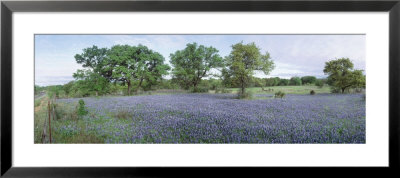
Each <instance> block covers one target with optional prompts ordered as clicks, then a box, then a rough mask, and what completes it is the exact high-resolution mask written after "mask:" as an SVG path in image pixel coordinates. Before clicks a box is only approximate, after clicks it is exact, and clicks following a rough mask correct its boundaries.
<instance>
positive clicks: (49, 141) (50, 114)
mask: <svg viewBox="0 0 400 178" xmlns="http://www.w3.org/2000/svg"><path fill="white" fill-rule="evenodd" d="M48 108H49V137H50V138H49V142H50V143H51V124H50V120H51V110H50V100H49V101H48Z"/></svg>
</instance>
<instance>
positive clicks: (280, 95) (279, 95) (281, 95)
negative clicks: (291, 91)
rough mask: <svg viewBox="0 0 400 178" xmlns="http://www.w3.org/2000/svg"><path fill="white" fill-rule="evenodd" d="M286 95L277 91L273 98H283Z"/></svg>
mask: <svg viewBox="0 0 400 178" xmlns="http://www.w3.org/2000/svg"><path fill="white" fill-rule="evenodd" d="M285 95H286V93H284V92H281V91H278V92H276V93H275V98H283V97H285Z"/></svg>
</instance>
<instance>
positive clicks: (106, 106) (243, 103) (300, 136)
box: [53, 94, 365, 143]
mask: <svg viewBox="0 0 400 178" xmlns="http://www.w3.org/2000/svg"><path fill="white" fill-rule="evenodd" d="M235 97H236V95H234V94H172V95H144V96H130V97H99V98H96V97H93V98H83V100H84V101H85V103H86V107H87V109H88V111H89V114H87V115H86V116H84V117H83V118H81V119H77V120H70V119H68V118H67V119H65V120H63V118H61V119H60V120H61V121H57V122H55V124H54V127H53V130H54V135H56V134H57V135H58V136H55V137H54V139H53V142H55V143H60V142H61V143H66V142H85V140H83V141H82V140H79V139H78V140H69V141H66V140H65V139H66V138H71V137H74V136H79V135H82V133H84V136H86V137H94V138H93V139H94V140H95V141H93V139H91V141H93V142H98V143H365V99H364V98H363V95H361V94H317V95H291V94H289V95H287V96H286V97H285V98H283V99H278V98H273V97H272V95H268V94H261V95H260V94H259V95H256V97H258V98H259V99H254V100H239V99H235ZM78 100H79V99H59V100H57V102H58V107H62V108H63V110H66V111H64V112H67V110H68V108H69V109H71V110H72V109H74V107H75V106H76V105H77V103H78Z"/></svg>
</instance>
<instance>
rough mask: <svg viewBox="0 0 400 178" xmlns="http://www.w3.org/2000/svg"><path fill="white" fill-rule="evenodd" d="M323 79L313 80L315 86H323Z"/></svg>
mask: <svg viewBox="0 0 400 178" xmlns="http://www.w3.org/2000/svg"><path fill="white" fill-rule="evenodd" d="M325 82H326V81H325V80H323V79H317V80H316V81H315V86H318V87H319V88H322V87H323V86H324V84H325Z"/></svg>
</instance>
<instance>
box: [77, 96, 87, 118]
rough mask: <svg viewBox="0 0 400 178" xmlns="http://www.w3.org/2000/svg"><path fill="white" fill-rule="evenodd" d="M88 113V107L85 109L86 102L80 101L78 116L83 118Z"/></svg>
mask: <svg viewBox="0 0 400 178" xmlns="http://www.w3.org/2000/svg"><path fill="white" fill-rule="evenodd" d="M87 113H88V111H87V110H86V107H85V101H83V99H80V100H79V105H78V111H77V114H78V116H80V117H82V116H84V115H86V114H87Z"/></svg>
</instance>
